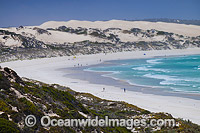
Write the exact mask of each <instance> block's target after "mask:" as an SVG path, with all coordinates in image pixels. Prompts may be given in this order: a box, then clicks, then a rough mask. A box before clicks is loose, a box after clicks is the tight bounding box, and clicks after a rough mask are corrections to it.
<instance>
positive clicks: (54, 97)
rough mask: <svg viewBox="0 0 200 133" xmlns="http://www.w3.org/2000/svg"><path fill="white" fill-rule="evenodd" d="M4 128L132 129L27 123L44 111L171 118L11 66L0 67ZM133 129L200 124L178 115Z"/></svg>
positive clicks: (0, 126) (193, 128) (0, 124)
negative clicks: (157, 124)
mask: <svg viewBox="0 0 200 133" xmlns="http://www.w3.org/2000/svg"><path fill="white" fill-rule="evenodd" d="M0 90H1V91H0V112H1V113H0V132H10V133H12V132H13V133H16V132H66V133H67V132H80V131H81V132H83V133H84V132H85V133H87V132H95V131H96V132H120V133H121V132H131V130H128V129H127V128H125V127H58V126H55V127H48V128H44V127H42V126H41V125H40V123H39V122H38V123H37V124H36V125H35V126H34V127H31V128H29V127H27V126H26V125H25V123H24V120H25V117H26V116H27V115H30V114H32V115H34V116H35V117H36V118H37V120H39V119H40V118H41V117H42V116H44V115H49V116H50V117H52V118H63V119H75V118H77V119H81V118H86V116H90V117H91V118H95V116H99V117H100V118H104V117H105V116H108V117H109V118H118V119H120V118H123V119H129V118H145V119H160V118H162V119H169V118H173V117H172V116H171V115H170V114H167V113H163V112H160V113H153V112H150V111H148V110H145V109H142V108H139V107H137V106H135V105H131V104H128V103H126V102H122V101H111V100H105V99H101V98H98V97H96V96H94V95H92V94H89V93H80V92H75V91H73V90H71V89H70V88H68V87H64V86H60V85H57V84H45V83H42V82H39V81H35V80H31V79H27V78H20V77H19V76H18V75H17V74H16V73H15V72H14V71H13V70H11V69H9V68H0ZM132 132H183V133H187V132H194V133H196V132H200V126H198V125H196V124H194V123H192V122H190V121H185V120H182V119H176V126H175V127H160V128H159V127H137V128H136V127H135V128H133V129H132Z"/></svg>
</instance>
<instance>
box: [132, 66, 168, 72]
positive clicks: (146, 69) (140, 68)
mask: <svg viewBox="0 0 200 133" xmlns="http://www.w3.org/2000/svg"><path fill="white" fill-rule="evenodd" d="M131 69H133V70H139V71H156V72H169V70H165V69H158V68H151V67H148V68H147V67H145V66H141V67H134V68H131Z"/></svg>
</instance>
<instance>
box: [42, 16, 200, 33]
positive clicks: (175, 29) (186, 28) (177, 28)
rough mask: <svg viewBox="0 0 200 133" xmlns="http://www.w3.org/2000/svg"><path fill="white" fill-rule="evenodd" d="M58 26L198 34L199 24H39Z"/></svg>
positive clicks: (107, 22)
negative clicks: (138, 29)
mask: <svg viewBox="0 0 200 133" xmlns="http://www.w3.org/2000/svg"><path fill="white" fill-rule="evenodd" d="M59 26H67V27H72V28H77V27H83V28H99V29H107V28H121V29H123V30H130V29H131V28H140V29H143V30H150V29H156V30H160V31H166V32H172V33H176V34H180V35H186V36H199V35H200V26H196V25H186V24H175V23H165V22H147V21H123V20H110V21H94V22H92V21H78V20H70V21H66V22H65V21H48V22H45V23H43V24H42V25H40V27H41V28H58V27H59Z"/></svg>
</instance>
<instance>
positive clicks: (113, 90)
mask: <svg viewBox="0 0 200 133" xmlns="http://www.w3.org/2000/svg"><path fill="white" fill-rule="evenodd" d="M144 52H145V53H146V56H144V55H143V54H144ZM188 54H200V49H198V48H195V49H186V50H158V51H133V52H121V53H110V54H107V55H104V54H95V55H80V56H77V58H76V59H73V57H72V56H67V57H55V58H43V59H34V60H25V61H13V62H7V63H1V64H0V65H1V66H3V67H5V66H8V67H10V68H12V69H14V70H15V71H16V72H17V73H18V74H19V75H20V76H23V77H28V78H32V79H36V80H40V81H43V82H46V83H50V84H51V83H57V84H60V85H64V86H69V87H71V89H73V90H75V91H79V92H87V93H91V94H93V95H95V96H98V97H101V98H104V99H109V100H117V101H125V102H128V103H130V104H134V105H137V106H138V107H141V108H144V109H147V110H150V111H153V112H167V113H170V114H172V115H173V116H174V117H180V118H183V119H190V120H191V121H192V122H194V123H197V124H200V115H199V112H200V100H194V99H189V98H183V97H175V96H159V95H153V94H143V93H142V92H133V91H127V93H123V90H121V89H120V88H118V87H114V86H112V85H107V86H106V85H103V84H101V85H99V84H91V83H89V82H88V81H83V80H78V79H71V78H69V77H64V75H66V73H63V72H61V71H58V69H60V68H67V67H73V66H74V65H77V64H78V63H79V64H82V65H83V66H85V65H86V64H88V65H92V64H97V63H100V62H99V60H100V59H101V60H102V61H107V60H118V59H135V58H150V57H154V56H165V55H167V56H168V55H188ZM103 87H105V88H106V91H105V92H102V88H103Z"/></svg>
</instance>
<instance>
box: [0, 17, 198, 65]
mask: <svg viewBox="0 0 200 133" xmlns="http://www.w3.org/2000/svg"><path fill="white" fill-rule="evenodd" d="M155 24H156V25H155ZM148 25H149V28H148ZM165 25H166V26H168V27H165ZM90 26H91V27H90ZM115 26H116V27H115ZM117 26H118V27H117ZM134 26H135V27H134ZM156 26H157V27H158V28H157V27H156ZM109 27H110V28H109ZM138 27H141V28H138ZM152 28H155V29H152ZM176 28H177V29H176ZM162 29H163V30H162ZM198 29H199V30H198ZM199 31H200V26H192V25H182V24H170V23H168V24H163V23H152V22H151V23H150V22H146V23H144V22H137V23H136V22H128V21H127V22H126V21H114V20H113V21H108V22H79V21H69V22H60V23H59V22H47V23H44V24H42V25H41V26H32V27H30V26H26V27H23V26H20V27H17V28H15V27H13V28H0V62H5V61H10V60H19V59H20V60H23V59H33V58H44V57H56V56H68V55H77V54H95V53H108V52H121V51H135V50H165V49H186V48H194V47H200V36H199V35H200V32H199ZM178 33H179V34H178Z"/></svg>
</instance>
